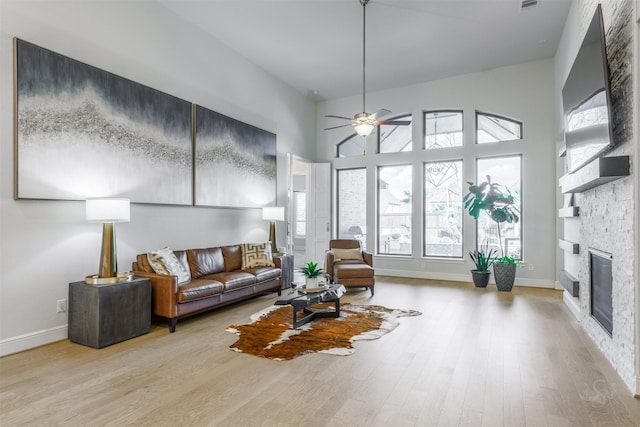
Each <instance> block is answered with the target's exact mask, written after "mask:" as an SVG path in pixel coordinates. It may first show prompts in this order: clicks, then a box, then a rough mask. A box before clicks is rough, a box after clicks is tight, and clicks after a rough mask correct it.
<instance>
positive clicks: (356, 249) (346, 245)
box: [325, 239, 376, 296]
mask: <svg viewBox="0 0 640 427" xmlns="http://www.w3.org/2000/svg"><path fill="white" fill-rule="evenodd" d="M345 249H346V251H345ZM341 257H342V258H341ZM325 267H326V268H325V270H326V272H327V274H328V275H329V279H330V280H331V281H332V282H333V283H339V284H341V285H344V286H345V287H347V288H348V287H364V288H368V289H369V290H370V291H371V295H372V296H373V287H374V286H375V284H376V280H375V278H374V269H373V254H372V253H370V252H367V251H363V250H362V247H361V245H360V241H359V240H356V239H337V240H331V241H330V242H329V250H328V251H327V254H326V265H325Z"/></svg>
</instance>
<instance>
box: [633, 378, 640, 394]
mask: <svg viewBox="0 0 640 427" xmlns="http://www.w3.org/2000/svg"><path fill="white" fill-rule="evenodd" d="M633 397H635V398H636V399H637V398H640V377H636V390H635V392H634V393H633Z"/></svg>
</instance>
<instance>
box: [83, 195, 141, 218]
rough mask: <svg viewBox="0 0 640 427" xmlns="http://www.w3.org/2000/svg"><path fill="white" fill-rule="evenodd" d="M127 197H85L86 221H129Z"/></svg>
mask: <svg viewBox="0 0 640 427" xmlns="http://www.w3.org/2000/svg"><path fill="white" fill-rule="evenodd" d="M130 213H131V211H130V208H129V199H110V198H107V199H87V201H86V219H87V222H100V223H105V222H129V218H130Z"/></svg>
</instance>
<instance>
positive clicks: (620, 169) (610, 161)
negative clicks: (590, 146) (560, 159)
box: [560, 156, 630, 193]
mask: <svg viewBox="0 0 640 427" xmlns="http://www.w3.org/2000/svg"><path fill="white" fill-rule="evenodd" d="M629 171H630V165H629V156H618V157H598V158H597V159H595V160H594V161H592V162H591V163H589V164H588V165H586V166H584V167H583V168H581V169H579V170H577V171H576V172H574V173H569V174H566V175H564V176H563V177H561V178H560V188H561V189H562V192H563V193H581V192H583V191H587V190H590V189H592V188H594V187H597V186H599V185H602V184H606V183H607V182H610V181H615V180H616V179H620V178H623V177H625V176H629Z"/></svg>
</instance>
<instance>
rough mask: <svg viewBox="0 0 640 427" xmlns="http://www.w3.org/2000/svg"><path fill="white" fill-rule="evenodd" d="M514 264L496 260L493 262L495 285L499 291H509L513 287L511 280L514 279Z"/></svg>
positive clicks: (513, 280)
mask: <svg viewBox="0 0 640 427" xmlns="http://www.w3.org/2000/svg"><path fill="white" fill-rule="evenodd" d="M516 267H517V265H515V264H504V263H501V262H497V263H495V264H493V277H494V278H495V279H496V287H497V288H498V290H499V291H502V292H510V291H511V289H513V282H515V280H516Z"/></svg>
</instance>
